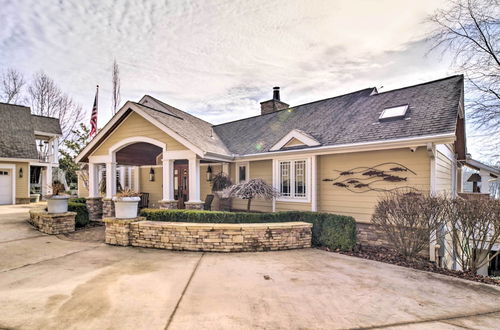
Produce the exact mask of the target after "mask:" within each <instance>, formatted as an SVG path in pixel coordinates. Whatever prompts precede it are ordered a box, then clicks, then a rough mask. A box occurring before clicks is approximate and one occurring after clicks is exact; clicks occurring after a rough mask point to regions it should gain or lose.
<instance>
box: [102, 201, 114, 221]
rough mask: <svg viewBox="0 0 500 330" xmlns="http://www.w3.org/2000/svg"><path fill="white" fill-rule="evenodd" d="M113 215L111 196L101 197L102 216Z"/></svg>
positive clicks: (109, 216)
mask: <svg viewBox="0 0 500 330" xmlns="http://www.w3.org/2000/svg"><path fill="white" fill-rule="evenodd" d="M114 216H115V202H113V200H112V199H111V198H103V199H102V217H103V218H112V217H114Z"/></svg>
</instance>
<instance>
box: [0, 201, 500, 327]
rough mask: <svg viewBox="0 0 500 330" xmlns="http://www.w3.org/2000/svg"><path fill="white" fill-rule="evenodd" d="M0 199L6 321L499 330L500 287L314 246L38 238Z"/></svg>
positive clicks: (19, 210) (0, 298)
mask: <svg viewBox="0 0 500 330" xmlns="http://www.w3.org/2000/svg"><path fill="white" fill-rule="evenodd" d="M27 212H28V207H26V206H0V306H1V312H0V329H1V328H7V329H42V328H43V329H68V328H70V329H112V328H113V329H255V328H257V329H354V328H357V329H373V328H388V329H403V328H409V329H455V328H457V329H458V328H460V329H463V328H473V329H494V328H498V327H499V324H500V290H499V289H498V288H496V287H493V286H488V285H483V284H477V283H473V282H467V281H462V280H458V279H454V278H450V277H445V276H442V275H437V274H432V273H426V272H420V271H414V270H410V269H406V268H402V267H397V266H392V265H387V264H384V263H378V262H374V261H369V260H362V259H358V258H352V257H348V256H343V255H339V254H335V253H329V252H325V251H320V250H316V249H306V250H296V251H284V252H268V253H239V254H210V253H205V254H202V253H193V252H168V251H163V250H154V249H141V248H131V247H114V246H107V245H105V244H103V243H98V242H94V241H78V240H68V239H67V238H66V239H64V238H63V239H60V238H58V237H55V236H47V235H42V234H41V233H39V232H37V231H35V230H33V229H32V228H31V227H30V226H29V225H28V224H27V223H26V219H27V214H28V213H27Z"/></svg>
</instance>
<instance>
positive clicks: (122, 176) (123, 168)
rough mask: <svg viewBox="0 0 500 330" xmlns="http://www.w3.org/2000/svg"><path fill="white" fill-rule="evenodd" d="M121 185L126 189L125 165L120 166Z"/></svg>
mask: <svg viewBox="0 0 500 330" xmlns="http://www.w3.org/2000/svg"><path fill="white" fill-rule="evenodd" d="M120 185H121V186H122V189H125V167H123V166H120Z"/></svg>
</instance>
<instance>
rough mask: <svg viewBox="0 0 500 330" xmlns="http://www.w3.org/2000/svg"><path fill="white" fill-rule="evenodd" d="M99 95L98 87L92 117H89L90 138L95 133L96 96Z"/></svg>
mask: <svg viewBox="0 0 500 330" xmlns="http://www.w3.org/2000/svg"><path fill="white" fill-rule="evenodd" d="M98 95H99V85H97V90H96V92H95V99H94V106H93V107H92V115H91V116H90V137H92V136H94V135H95V133H97V96H98Z"/></svg>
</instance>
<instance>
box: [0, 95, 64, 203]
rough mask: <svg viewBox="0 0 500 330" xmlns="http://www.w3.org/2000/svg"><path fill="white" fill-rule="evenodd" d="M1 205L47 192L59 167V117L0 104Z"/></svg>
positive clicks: (23, 200) (22, 107) (27, 200)
mask: <svg viewBox="0 0 500 330" xmlns="http://www.w3.org/2000/svg"><path fill="white" fill-rule="evenodd" d="M0 115H1V118H2V120H0V204H24V203H29V201H30V192H35V193H41V194H45V193H47V192H48V191H49V190H50V189H51V188H50V184H51V182H52V168H53V167H57V166H59V163H58V141H59V137H60V136H61V127H60V125H59V119H57V118H50V117H42V116H35V115H32V114H31V111H30V108H28V107H24V106H20V105H15V104H7V103H0Z"/></svg>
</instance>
